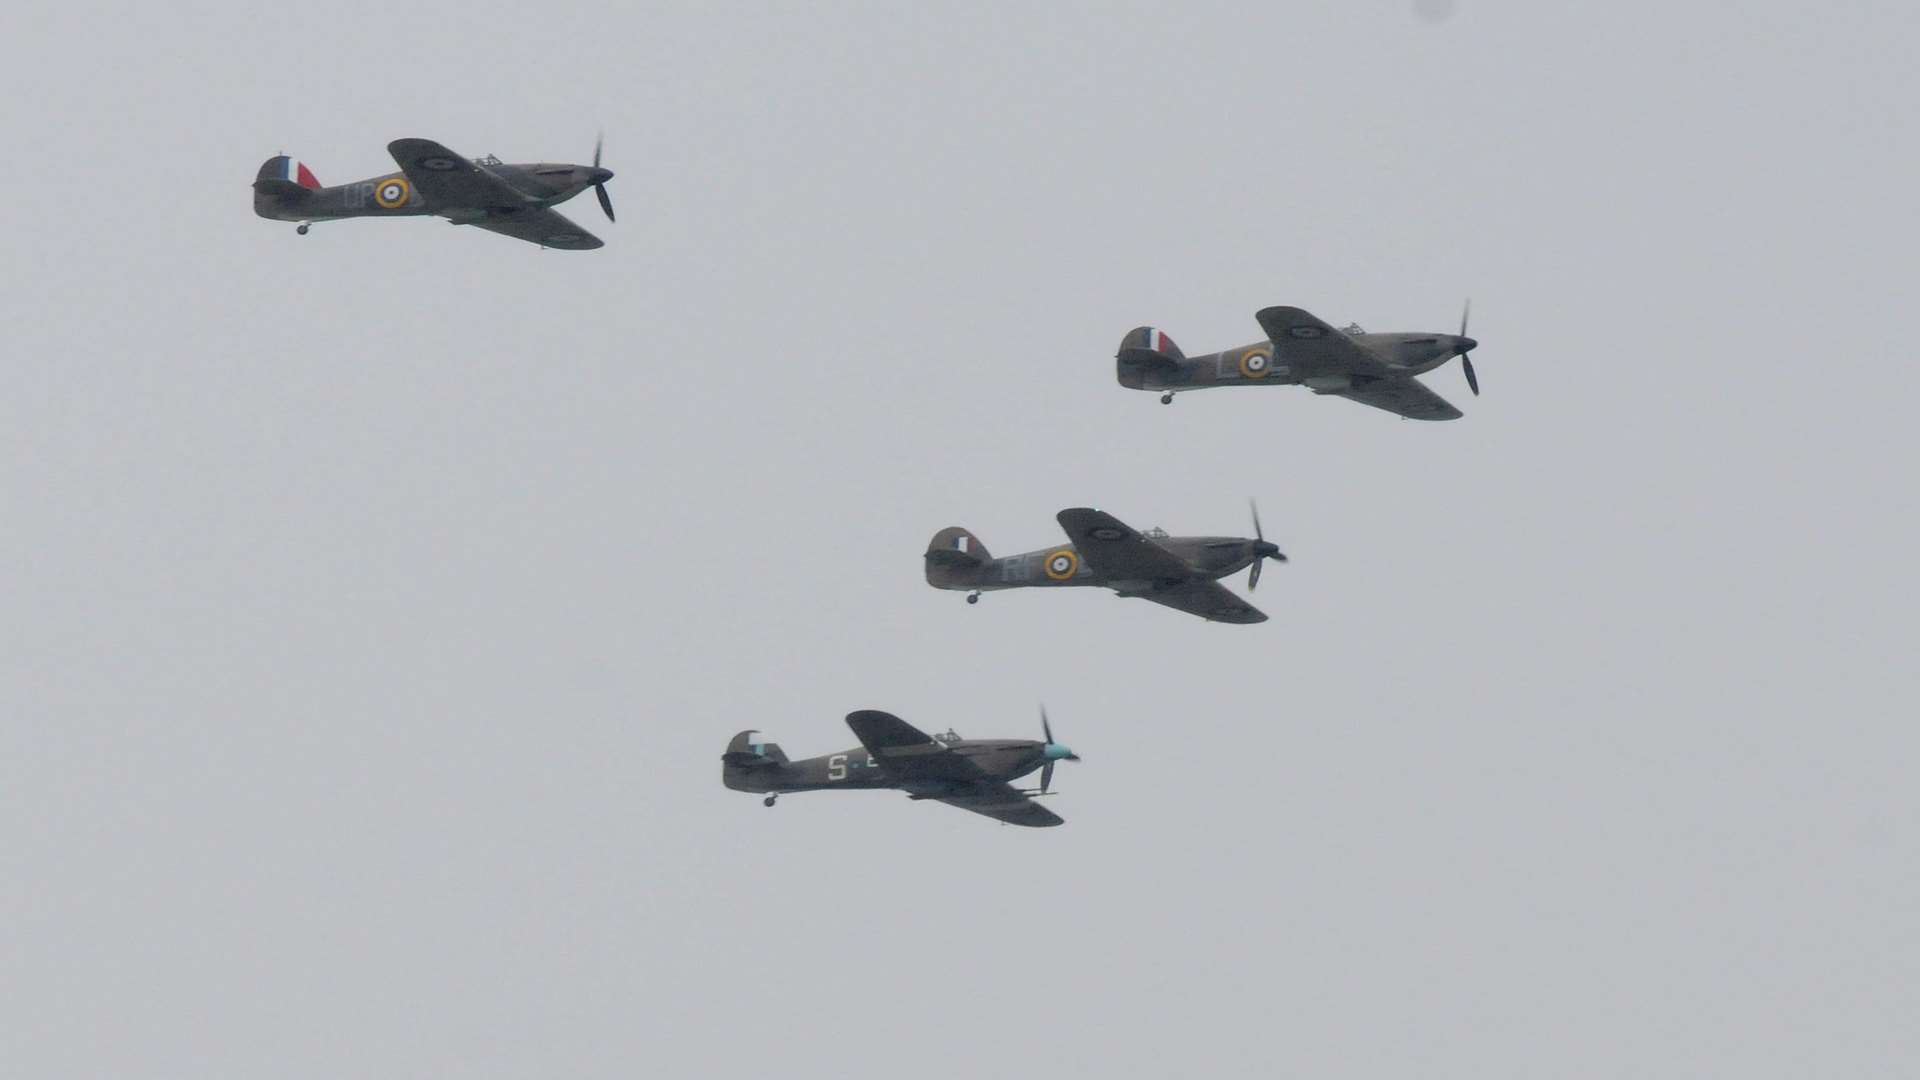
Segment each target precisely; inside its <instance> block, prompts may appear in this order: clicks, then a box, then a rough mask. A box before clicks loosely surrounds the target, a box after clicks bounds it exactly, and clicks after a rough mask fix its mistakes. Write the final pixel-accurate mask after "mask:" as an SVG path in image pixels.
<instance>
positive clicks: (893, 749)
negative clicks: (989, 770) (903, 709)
mask: <svg viewBox="0 0 1920 1080" xmlns="http://www.w3.org/2000/svg"><path fill="white" fill-rule="evenodd" d="M847 726H848V727H850V728H852V729H853V733H854V734H855V735H856V736H858V737H859V739H860V745H862V746H865V747H866V748H867V753H869V754H872V755H873V760H874V761H875V762H876V763H877V764H878V765H879V766H880V768H881V770H882V771H883V772H885V773H886V774H887V777H888V779H891V780H893V781H895V782H896V783H899V784H901V785H903V786H905V787H907V788H908V790H913V789H915V788H916V787H917V788H920V789H921V790H929V791H938V790H940V789H942V788H944V787H947V786H951V785H971V784H977V783H992V782H993V781H992V778H991V777H989V776H988V775H987V774H986V773H985V772H983V771H981V769H980V766H978V765H975V764H974V763H973V762H971V761H969V760H967V759H966V758H965V757H963V756H961V755H959V754H956V753H954V752H953V751H951V750H949V749H947V748H946V747H945V746H943V745H941V744H940V743H937V742H935V741H934V740H933V736H931V735H928V734H927V733H926V732H924V731H921V730H920V729H919V728H917V727H914V726H913V725H912V724H909V723H907V722H906V721H905V720H902V719H900V718H899V717H897V716H895V715H893V714H892V713H884V712H880V711H879V710H877V709H862V710H860V711H859V712H851V713H848V714H847Z"/></svg>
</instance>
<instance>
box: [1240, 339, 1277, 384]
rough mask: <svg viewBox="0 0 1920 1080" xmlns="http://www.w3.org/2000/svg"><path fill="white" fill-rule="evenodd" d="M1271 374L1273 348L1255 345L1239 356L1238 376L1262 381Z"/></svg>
mask: <svg viewBox="0 0 1920 1080" xmlns="http://www.w3.org/2000/svg"><path fill="white" fill-rule="evenodd" d="M1272 372H1273V347H1272V346H1271V345H1256V346H1254V347H1253V348H1251V349H1248V350H1247V351H1246V352H1244V353H1241V354H1240V374H1242V375H1244V376H1246V377H1247V378H1249V379H1264V378H1266V377H1267V376H1268V375H1269V374H1272Z"/></svg>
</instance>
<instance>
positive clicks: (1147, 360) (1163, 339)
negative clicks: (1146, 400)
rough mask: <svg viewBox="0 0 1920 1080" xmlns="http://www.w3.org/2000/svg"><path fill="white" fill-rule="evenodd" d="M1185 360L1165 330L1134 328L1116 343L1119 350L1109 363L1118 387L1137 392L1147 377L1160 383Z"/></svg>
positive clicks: (1147, 327) (1151, 327)
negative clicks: (1116, 376) (1112, 363)
mask: <svg viewBox="0 0 1920 1080" xmlns="http://www.w3.org/2000/svg"><path fill="white" fill-rule="evenodd" d="M1186 358H1187V354H1185V353H1183V352H1181V351H1180V346H1178V345H1175V344H1174V343H1173V339H1172V338H1170V337H1168V336H1167V332H1166V331H1165V330H1161V329H1159V328H1158V327H1153V326H1136V327H1134V328H1133V329H1132V330H1130V331H1128V332H1127V336H1126V337H1123V338H1121V339H1120V349H1119V351H1118V352H1116V353H1114V355H1113V362H1114V369H1115V373H1116V374H1117V375H1118V376H1119V379H1120V385H1122V386H1126V387H1131V388H1133V389H1135V390H1139V389H1142V385H1143V384H1144V383H1145V382H1146V380H1147V379H1148V378H1149V377H1156V378H1155V381H1156V382H1163V381H1164V380H1165V378H1166V377H1167V376H1169V375H1171V374H1173V373H1174V372H1176V371H1178V370H1179V369H1180V362H1181V361H1183V360H1185V359H1186Z"/></svg>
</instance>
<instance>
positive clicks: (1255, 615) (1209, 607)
mask: <svg viewBox="0 0 1920 1080" xmlns="http://www.w3.org/2000/svg"><path fill="white" fill-rule="evenodd" d="M1120 595H1122V596H1137V597H1139V598H1140V599H1142V600H1151V601H1153V602H1154V603H1156V604H1164V605H1166V606H1167V607H1170V608H1173V609H1174V610H1176V611H1184V612H1186V613H1187V614H1189V615H1198V616H1200V617H1201V618H1203V619H1206V620H1207V621H1208V622H1224V623H1258V622H1266V621H1267V617H1266V615H1265V614H1264V613H1262V612H1261V611H1260V609H1259V608H1256V607H1254V606H1253V605H1252V604H1249V603H1247V602H1246V601H1245V600H1242V599H1240V598H1239V597H1237V596H1235V595H1233V593H1232V592H1231V591H1229V590H1228V589H1227V587H1226V586H1225V585H1222V584H1220V583H1219V582H1217V581H1183V582H1180V583H1178V584H1174V585H1168V586H1165V587H1162V588H1152V589H1143V590H1141V591H1139V592H1125V593H1121V594H1120Z"/></svg>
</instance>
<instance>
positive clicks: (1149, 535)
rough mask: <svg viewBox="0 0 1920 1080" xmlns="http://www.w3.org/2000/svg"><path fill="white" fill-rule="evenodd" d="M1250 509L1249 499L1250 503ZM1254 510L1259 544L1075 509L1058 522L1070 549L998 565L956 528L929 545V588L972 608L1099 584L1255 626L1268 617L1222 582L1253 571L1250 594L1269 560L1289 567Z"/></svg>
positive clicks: (1018, 557)
mask: <svg viewBox="0 0 1920 1080" xmlns="http://www.w3.org/2000/svg"><path fill="white" fill-rule="evenodd" d="M1249 505H1250V506H1251V505H1252V503H1251V500H1249ZM1252 509H1253V537H1254V538H1253V539H1251V540H1246V539H1242V538H1240V537H1230V536H1168V535H1167V533H1166V530H1164V529H1157V528H1156V529H1149V530H1148V531H1146V532H1144V533H1143V532H1136V531H1135V530H1134V529H1133V528H1132V527H1131V526H1129V525H1127V524H1126V523H1125V522H1123V521H1121V520H1120V519H1119V518H1116V517H1114V516H1113V515H1112V514H1108V513H1106V512H1104V511H1100V510H1091V509H1088V508H1086V507H1076V508H1074V509H1070V510H1062V511H1060V513H1059V514H1058V515H1056V519H1057V520H1058V521H1059V522H1060V527H1061V528H1062V529H1065V530H1066V533H1067V536H1068V537H1069V538H1070V539H1072V541H1073V542H1072V543H1070V544H1064V545H1061V546H1059V547H1051V548H1041V549H1040V550H1038V551H1029V552H1025V553H1023V554H1020V555H1009V556H1007V557H1006V558H1003V559H996V558H994V557H993V556H992V555H991V554H990V553H989V552H988V551H987V547H986V545H985V544H982V543H981V542H980V538H979V537H977V536H975V535H973V534H972V533H970V532H968V531H967V530H965V529H962V528H960V527H958V526H950V527H948V528H945V529H941V530H940V531H939V532H937V533H934V534H933V539H932V540H931V541H929V542H928V543H927V554H926V560H927V584H929V585H931V586H933V587H934V588H936V589H968V590H971V591H970V592H968V593H967V603H969V604H976V603H979V602H980V594H981V593H983V592H992V591H994V590H996V589H1019V588H1028V587H1035V586H1038V587H1048V586H1055V585H1100V586H1104V587H1106V588H1109V589H1112V590H1114V591H1115V592H1118V593H1119V594H1120V595H1121V596H1137V597H1140V598H1141V599H1143V600H1151V601H1153V602H1154V603H1156V604H1165V605H1166V606H1167V607H1170V608H1174V609H1176V610H1179V611H1184V612H1186V613H1188V614H1189V615H1198V616H1200V617H1201V618H1203V619H1206V620H1208V621H1209V622H1226V623H1257V622H1266V621H1267V617H1266V616H1265V615H1264V614H1262V613H1261V612H1260V611H1259V610H1258V609H1256V608H1254V607H1253V606H1252V605H1250V604H1248V603H1247V602H1246V601H1244V600H1242V599H1240V598H1239V597H1237V596H1235V595H1233V594H1232V593H1231V592H1228V591H1227V588H1226V586H1224V585H1221V584H1220V583H1219V581H1218V580H1217V579H1219V578H1223V577H1226V576H1227V575H1228V574H1235V573H1238V572H1240V571H1241V570H1243V569H1245V568H1246V567H1248V566H1252V567H1253V570H1252V571H1251V572H1250V573H1249V574H1248V575H1247V588H1248V590H1252V589H1253V588H1254V587H1255V586H1257V585H1259V584H1260V568H1261V567H1262V566H1263V565H1265V563H1266V560H1268V559H1274V560H1277V561H1279V562H1286V561H1287V557H1286V556H1285V555H1282V554H1281V553H1280V549H1279V548H1277V547H1275V546H1274V545H1273V544H1271V543H1268V542H1267V538H1266V534H1265V533H1264V532H1262V531H1261V529H1260V509H1259V507H1257V506H1254V507H1252Z"/></svg>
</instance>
